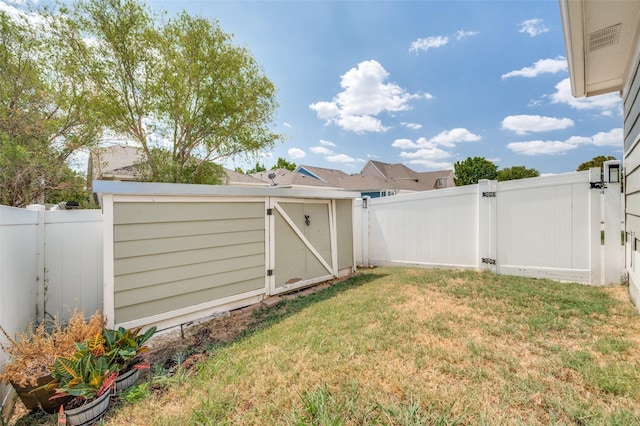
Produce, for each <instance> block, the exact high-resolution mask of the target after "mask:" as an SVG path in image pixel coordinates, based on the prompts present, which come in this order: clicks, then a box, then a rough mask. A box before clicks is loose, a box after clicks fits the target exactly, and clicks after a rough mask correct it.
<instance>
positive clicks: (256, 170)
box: [247, 161, 267, 175]
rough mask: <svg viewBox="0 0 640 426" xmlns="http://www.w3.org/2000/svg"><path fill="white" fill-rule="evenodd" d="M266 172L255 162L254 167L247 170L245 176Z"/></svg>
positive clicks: (261, 165) (262, 165) (262, 166)
mask: <svg viewBox="0 0 640 426" xmlns="http://www.w3.org/2000/svg"><path fill="white" fill-rule="evenodd" d="M266 171H267V168H266V167H265V166H264V164H260V162H259V161H256V166H255V167H254V168H252V169H249V170H247V174H248V175H250V174H251V173H260V172H266Z"/></svg>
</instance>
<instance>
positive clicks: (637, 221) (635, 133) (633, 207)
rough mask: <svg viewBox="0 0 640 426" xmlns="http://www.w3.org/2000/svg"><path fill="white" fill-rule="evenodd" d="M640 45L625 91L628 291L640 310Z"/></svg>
mask: <svg viewBox="0 0 640 426" xmlns="http://www.w3.org/2000/svg"><path fill="white" fill-rule="evenodd" d="M638 49H640V47H636V54H635V55H634V57H635V58H636V60H635V62H634V63H633V66H632V67H631V69H630V73H629V75H628V76H627V79H626V81H627V86H626V89H625V93H624V171H625V181H624V188H625V235H626V247H625V248H626V250H625V254H626V255H625V257H626V260H625V264H626V270H627V273H628V274H629V293H630V294H631V296H632V298H633V299H634V301H635V303H636V306H638V309H639V310H640V265H637V262H638V261H640V257H639V251H640V147H639V146H638V145H639V144H640V70H639V67H640V60H639V59H638V58H639V56H640V54H639V53H638Z"/></svg>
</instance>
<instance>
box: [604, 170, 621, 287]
mask: <svg viewBox="0 0 640 426" xmlns="http://www.w3.org/2000/svg"><path fill="white" fill-rule="evenodd" d="M621 171H622V169H621V164H620V160H611V161H605V162H604V181H605V184H606V188H605V190H604V284H605V285H616V284H620V281H621V277H622V268H623V264H622V248H621V247H622V245H621V244H622V243H621V237H620V233H621V231H622V227H621V225H620V224H621V219H622V206H621V201H622V200H621V198H622V195H621V193H620V173H621Z"/></svg>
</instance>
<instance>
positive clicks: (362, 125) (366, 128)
mask: <svg viewBox="0 0 640 426" xmlns="http://www.w3.org/2000/svg"><path fill="white" fill-rule="evenodd" d="M336 124H337V125H338V126H340V127H342V128H343V129H345V130H351V131H352V132H355V133H364V132H375V133H381V132H386V131H387V130H389V128H388V127H385V126H383V125H382V121H380V120H378V119H377V118H375V117H371V116H370V115H346V116H342V117H340V118H339V119H337V120H336Z"/></svg>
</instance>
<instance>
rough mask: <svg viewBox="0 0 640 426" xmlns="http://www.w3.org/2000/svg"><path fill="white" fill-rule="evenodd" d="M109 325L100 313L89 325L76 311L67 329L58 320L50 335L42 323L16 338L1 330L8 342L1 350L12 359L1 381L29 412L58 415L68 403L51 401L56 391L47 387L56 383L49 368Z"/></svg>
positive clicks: (80, 312) (93, 316) (1, 372)
mask: <svg viewBox="0 0 640 426" xmlns="http://www.w3.org/2000/svg"><path fill="white" fill-rule="evenodd" d="M105 322H106V321H105V319H104V317H103V315H102V314H101V313H100V312H96V313H94V314H93V315H92V316H91V317H90V318H89V320H88V321H87V320H85V317H84V313H83V312H82V311H74V313H73V314H72V315H71V318H70V319H69V321H68V322H67V324H66V325H65V326H64V327H63V326H62V325H61V324H60V323H59V322H58V320H57V319H56V318H54V321H53V323H52V324H51V325H50V327H49V329H50V331H48V330H47V328H48V327H47V326H46V324H45V323H41V324H39V325H38V326H37V327H35V328H34V327H30V328H29V329H28V331H27V332H25V333H21V334H18V335H16V336H15V337H12V336H10V335H9V333H7V331H6V330H5V329H4V328H2V327H1V326H0V331H2V333H3V334H4V337H5V338H6V341H7V343H2V342H0V349H2V351H3V352H5V353H6V354H7V356H8V359H7V361H6V362H5V363H4V365H3V366H2V370H1V371H0V381H2V382H4V383H11V385H12V386H13V388H14V389H15V391H16V393H17V394H18V396H19V397H20V399H21V400H22V402H23V404H24V405H25V407H26V408H27V409H28V410H34V409H37V408H38V407H40V408H42V409H43V410H44V411H46V412H47V413H49V414H53V413H55V412H56V411H57V409H58V407H59V406H60V404H61V403H62V402H64V401H63V400H50V397H51V396H52V395H53V393H54V391H53V390H50V389H47V388H46V387H45V385H46V384H47V383H49V382H50V381H51V380H52V377H51V375H50V370H49V367H50V366H51V365H53V363H54V361H55V358H56V356H70V355H73V353H74V352H75V351H76V347H75V343H76V342H82V341H84V340H86V339H88V338H89V337H91V336H93V335H95V334H96V333H100V331H101V330H102V329H103V328H104V326H105Z"/></svg>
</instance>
